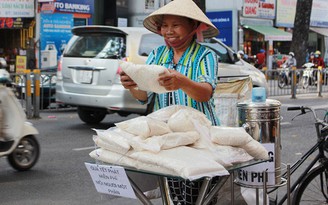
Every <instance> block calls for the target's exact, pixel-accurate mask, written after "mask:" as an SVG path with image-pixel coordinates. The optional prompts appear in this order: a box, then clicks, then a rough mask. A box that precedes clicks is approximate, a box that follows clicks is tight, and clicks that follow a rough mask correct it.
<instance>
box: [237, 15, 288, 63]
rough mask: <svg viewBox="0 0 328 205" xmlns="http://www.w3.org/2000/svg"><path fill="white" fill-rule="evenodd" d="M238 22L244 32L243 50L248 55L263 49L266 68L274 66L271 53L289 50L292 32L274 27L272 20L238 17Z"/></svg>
mask: <svg viewBox="0 0 328 205" xmlns="http://www.w3.org/2000/svg"><path fill="white" fill-rule="evenodd" d="M240 24H241V28H242V31H243V34H244V38H243V45H244V52H245V53H246V54H247V55H248V56H254V55H256V54H257V53H259V51H260V50H261V49H264V50H265V51H266V62H267V63H266V66H267V68H268V69H272V68H273V67H274V66H273V55H275V54H276V53H288V52H289V51H290V50H289V48H290V44H291V41H292V33H289V32H286V31H284V30H283V29H278V28H276V27H274V26H273V21H272V20H269V19H253V18H240Z"/></svg>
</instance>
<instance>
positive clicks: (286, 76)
mask: <svg viewBox="0 0 328 205" xmlns="http://www.w3.org/2000/svg"><path fill="white" fill-rule="evenodd" d="M279 70H280V71H279V75H278V87H279V88H284V87H285V86H287V85H291V84H292V72H291V68H290V67H288V66H287V65H282V67H281V68H280V69H279ZM295 72H296V84H297V83H298V81H299V78H300V73H299V71H297V70H296V71H295Z"/></svg>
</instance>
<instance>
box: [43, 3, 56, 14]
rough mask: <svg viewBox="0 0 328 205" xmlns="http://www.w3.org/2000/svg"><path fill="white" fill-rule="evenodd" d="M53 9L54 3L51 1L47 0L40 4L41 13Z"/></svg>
mask: <svg viewBox="0 0 328 205" xmlns="http://www.w3.org/2000/svg"><path fill="white" fill-rule="evenodd" d="M54 11H55V5H54V3H53V2H49V3H43V4H42V6H41V12H42V13H50V14H52V13H54Z"/></svg>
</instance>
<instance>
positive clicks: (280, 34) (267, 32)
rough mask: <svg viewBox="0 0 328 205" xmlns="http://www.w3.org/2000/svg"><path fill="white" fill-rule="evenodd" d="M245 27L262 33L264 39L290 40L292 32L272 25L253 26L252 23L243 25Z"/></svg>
mask: <svg viewBox="0 0 328 205" xmlns="http://www.w3.org/2000/svg"><path fill="white" fill-rule="evenodd" d="M244 28H246V29H252V30H254V31H256V32H258V33H261V34H263V35H264V40H265V41H269V40H271V41H291V40H292V37H293V36H292V34H291V33H288V32H286V31H283V30H280V29H277V28H275V27H272V26H253V25H244Z"/></svg>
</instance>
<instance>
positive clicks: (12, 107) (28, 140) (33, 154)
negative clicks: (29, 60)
mask: <svg viewBox="0 0 328 205" xmlns="http://www.w3.org/2000/svg"><path fill="white" fill-rule="evenodd" d="M10 84H11V80H10V76H9V73H8V72H7V71H6V70H4V69H0V157H5V156H6V157H7V160H8V162H9V164H10V165H11V166H12V167H13V168H14V169H16V170H18V171H26V170H29V169H31V168H32V167H33V166H34V165H35V164H36V163H37V161H38V159H39V155H40V145H39V142H38V140H37V138H36V135H38V134H39V132H38V130H37V129H36V128H35V127H34V126H33V125H32V123H30V122H27V120H26V114H25V112H24V110H23V108H22V106H21V104H20V102H19V101H18V99H17V98H16V96H15V94H14V92H13V91H12V88H11V87H10V86H8V85H10Z"/></svg>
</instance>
